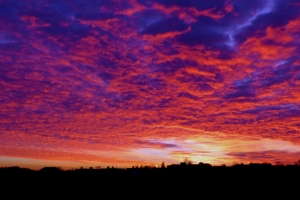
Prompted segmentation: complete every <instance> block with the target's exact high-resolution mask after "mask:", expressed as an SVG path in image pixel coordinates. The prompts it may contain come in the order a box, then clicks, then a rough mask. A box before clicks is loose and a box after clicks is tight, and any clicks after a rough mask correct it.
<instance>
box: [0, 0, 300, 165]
mask: <svg viewBox="0 0 300 200" xmlns="http://www.w3.org/2000/svg"><path fill="white" fill-rule="evenodd" d="M0 24H1V26H0V89H1V90H0V166H10V165H13V166H15V165H19V166H22V167H29V168H41V167H43V166H60V167H63V168H71V167H72V168H73V167H74V168H77V167H80V166H83V167H88V166H105V167H106V166H120V167H129V166H130V167H131V166H133V165H134V166H136V165H139V166H140V165H146V164H155V165H159V164H161V163H162V162H163V161H164V162H165V164H167V165H169V164H176V163H179V162H182V161H183V160H184V159H185V158H188V159H189V160H191V161H193V162H194V163H199V162H208V163H211V164H213V165H221V164H226V165H231V164H234V163H241V162H243V163H250V162H269V163H275V162H277V161H280V162H283V163H286V164H288V163H294V162H295V161H297V160H298V159H300V0H251V1H248V0H214V1H207V0H184V1H182V0H95V1H86V0H72V1H67V0H51V1H50V0H49V1H46V0H10V1H6V0H0Z"/></svg>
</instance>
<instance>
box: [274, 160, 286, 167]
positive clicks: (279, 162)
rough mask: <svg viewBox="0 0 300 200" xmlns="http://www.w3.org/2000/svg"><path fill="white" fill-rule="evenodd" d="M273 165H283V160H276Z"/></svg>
mask: <svg viewBox="0 0 300 200" xmlns="http://www.w3.org/2000/svg"><path fill="white" fill-rule="evenodd" d="M275 165H276V166H283V165H284V164H283V162H281V161H277V162H276V163H275Z"/></svg>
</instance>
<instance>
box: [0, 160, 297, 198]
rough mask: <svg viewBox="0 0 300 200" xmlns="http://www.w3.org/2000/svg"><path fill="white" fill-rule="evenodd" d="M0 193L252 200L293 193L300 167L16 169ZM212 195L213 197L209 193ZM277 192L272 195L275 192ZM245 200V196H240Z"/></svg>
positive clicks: (2, 172)
mask: <svg viewBox="0 0 300 200" xmlns="http://www.w3.org/2000/svg"><path fill="white" fill-rule="evenodd" d="M0 177H1V183H2V187H1V193H2V195H3V196H4V195H9V196H10V197H11V198H12V199H14V198H18V197H22V198H25V197H26V198H27V197H29V198H40V197H42V196H43V197H47V198H50V199H53V198H55V199H57V198H68V199H71V198H82V199H90V198H98V199H100V198H104V196H107V195H108V196H110V199H114V198H127V197H129V198H145V197H147V198H148V197H150V198H158V197H166V198H176V197H177V196H178V195H184V196H185V198H192V197H200V196H207V195H211V196H210V198H213V197H217V196H219V195H221V196H220V197H222V198H225V197H230V196H231V195H237V191H238V192H239V193H243V194H244V195H246V196H251V197H253V198H255V197H257V196H258V195H261V194H267V195H268V197H270V198H271V197H272V196H274V197H275V196H276V195H277V194H278V193H285V192H288V193H287V194H286V195H289V194H292V193H293V191H294V190H293V188H297V187H299V185H300V184H299V180H300V165H299V163H298V162H297V163H296V164H295V165H283V164H282V163H277V164H276V165H271V164H269V163H250V164H242V163H241V164H236V165H233V166H225V165H222V166H212V165H210V164H208V163H199V164H191V163H185V162H183V163H180V164H173V165H168V166H164V165H162V166H161V167H159V168H158V167H151V166H144V167H135V166H133V167H132V168H126V169H125V168H124V169H121V168H114V167H107V168H103V169H102V168H101V167H97V168H96V169H94V168H92V167H91V168H88V169H84V168H80V169H75V170H62V169H61V168H57V167H46V168H43V169H41V170H39V171H34V170H30V169H25V168H20V167H5V168H0ZM211 191H215V192H211ZM274 191H276V192H274ZM295 191H297V190H295ZM244 197H245V196H244Z"/></svg>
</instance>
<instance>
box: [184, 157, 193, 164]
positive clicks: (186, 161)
mask: <svg viewBox="0 0 300 200" xmlns="http://www.w3.org/2000/svg"><path fill="white" fill-rule="evenodd" d="M183 162H185V164H187V165H191V164H192V163H193V162H192V161H191V160H190V159H188V158H185V159H184V160H183Z"/></svg>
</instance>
